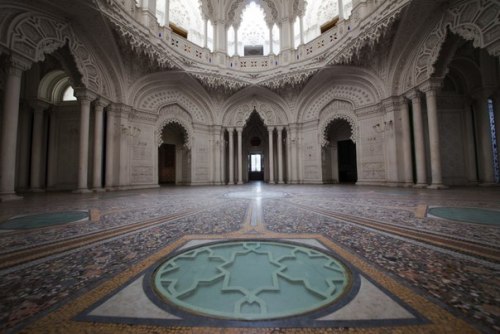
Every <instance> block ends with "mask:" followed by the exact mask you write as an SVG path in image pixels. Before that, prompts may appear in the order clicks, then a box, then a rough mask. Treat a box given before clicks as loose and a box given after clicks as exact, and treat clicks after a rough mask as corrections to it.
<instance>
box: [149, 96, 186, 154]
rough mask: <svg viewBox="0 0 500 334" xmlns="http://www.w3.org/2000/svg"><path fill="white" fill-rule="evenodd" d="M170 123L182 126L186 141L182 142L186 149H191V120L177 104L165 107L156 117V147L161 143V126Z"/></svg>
mask: <svg viewBox="0 0 500 334" xmlns="http://www.w3.org/2000/svg"><path fill="white" fill-rule="evenodd" d="M170 123H175V124H179V125H180V126H182V128H183V129H184V130H185V131H186V142H185V143H184V146H185V147H186V148H187V149H191V147H192V145H193V139H194V135H193V125H192V122H191V120H190V119H189V115H188V114H187V112H186V111H184V110H183V109H181V108H180V107H179V106H177V105H172V106H168V107H165V108H163V109H162V110H161V111H160V117H159V118H158V121H157V126H156V136H157V137H156V140H157V142H158V147H159V146H160V145H161V144H162V143H163V140H162V131H163V128H164V127H165V125H167V124H170Z"/></svg>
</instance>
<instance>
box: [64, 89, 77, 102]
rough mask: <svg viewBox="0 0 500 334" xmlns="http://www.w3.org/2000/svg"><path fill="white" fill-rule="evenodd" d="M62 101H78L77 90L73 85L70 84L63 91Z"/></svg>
mask: <svg viewBox="0 0 500 334" xmlns="http://www.w3.org/2000/svg"><path fill="white" fill-rule="evenodd" d="M62 101H76V97H75V90H74V89H73V87H71V86H68V87H67V88H66V90H65V91H64V93H63V96H62Z"/></svg>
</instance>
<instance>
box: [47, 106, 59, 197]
mask: <svg viewBox="0 0 500 334" xmlns="http://www.w3.org/2000/svg"><path fill="white" fill-rule="evenodd" d="M56 117H57V116H56V110H55V109H54V108H51V109H50V111H49V143H48V148H47V149H48V151H49V152H48V153H49V154H48V156H47V188H48V189H49V188H52V187H54V186H55V184H56V175H57V161H56V159H57V153H56V147H57V146H56V145H57V143H56V142H57V133H56V125H57V118H56Z"/></svg>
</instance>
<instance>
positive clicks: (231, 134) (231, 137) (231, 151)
mask: <svg viewBox="0 0 500 334" xmlns="http://www.w3.org/2000/svg"><path fill="white" fill-rule="evenodd" d="M227 132H228V134H229V136H228V139H229V184H234V128H228V129H227Z"/></svg>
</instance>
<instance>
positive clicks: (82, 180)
mask: <svg viewBox="0 0 500 334" xmlns="http://www.w3.org/2000/svg"><path fill="white" fill-rule="evenodd" d="M75 96H76V98H77V99H78V102H80V150H79V152H80V153H79V159H78V188H77V190H76V192H78V193H84V192H88V191H89V190H88V185H87V180H88V164H89V125H90V102H92V101H93V100H94V99H95V96H93V95H92V94H91V93H90V92H88V91H87V90H85V89H77V90H75Z"/></svg>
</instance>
